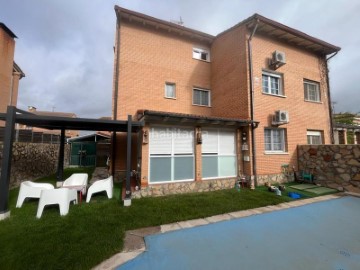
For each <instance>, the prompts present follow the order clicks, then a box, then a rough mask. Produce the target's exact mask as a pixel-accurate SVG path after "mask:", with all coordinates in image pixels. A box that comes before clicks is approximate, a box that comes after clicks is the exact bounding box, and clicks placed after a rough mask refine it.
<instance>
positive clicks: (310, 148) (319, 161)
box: [298, 145, 360, 192]
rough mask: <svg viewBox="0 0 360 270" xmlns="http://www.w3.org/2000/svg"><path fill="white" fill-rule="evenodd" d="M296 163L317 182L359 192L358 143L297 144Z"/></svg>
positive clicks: (359, 161) (359, 147) (359, 151)
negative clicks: (311, 174) (310, 173)
mask: <svg viewBox="0 0 360 270" xmlns="http://www.w3.org/2000/svg"><path fill="white" fill-rule="evenodd" d="M298 165H299V170H300V171H301V170H305V171H310V172H312V173H313V174H314V176H315V182H316V183H317V184H321V185H322V186H326V187H330V188H337V189H339V190H341V191H343V190H344V191H349V192H360V145H299V146H298Z"/></svg>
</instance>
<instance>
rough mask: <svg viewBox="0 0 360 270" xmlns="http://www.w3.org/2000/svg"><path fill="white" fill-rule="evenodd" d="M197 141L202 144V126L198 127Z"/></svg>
mask: <svg viewBox="0 0 360 270" xmlns="http://www.w3.org/2000/svg"><path fill="white" fill-rule="evenodd" d="M196 142H197V144H202V134H201V129H200V128H198V129H197V133H196Z"/></svg>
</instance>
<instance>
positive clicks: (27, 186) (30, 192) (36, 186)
mask: <svg viewBox="0 0 360 270" xmlns="http://www.w3.org/2000/svg"><path fill="white" fill-rule="evenodd" d="M44 189H54V186H53V185H52V184H47V183H34V182H31V181H24V182H22V183H21V185H20V191H19V196H18V199H17V203H16V207H17V208H20V207H21V206H22V205H23V203H24V200H25V199H26V198H40V194H41V191H42V190H44Z"/></svg>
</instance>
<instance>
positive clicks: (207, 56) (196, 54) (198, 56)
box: [193, 47, 210, 62]
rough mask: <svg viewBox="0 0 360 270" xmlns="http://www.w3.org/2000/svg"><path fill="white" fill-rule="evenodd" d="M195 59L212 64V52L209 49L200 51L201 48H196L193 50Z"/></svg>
mask: <svg viewBox="0 0 360 270" xmlns="http://www.w3.org/2000/svg"><path fill="white" fill-rule="evenodd" d="M204 56H205V57H204ZM193 58H194V59H197V60H201V61H205V62H210V51H209V50H207V49H200V48H196V47H194V48H193ZM204 58H205V59H204Z"/></svg>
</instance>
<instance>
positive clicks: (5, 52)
mask: <svg viewBox="0 0 360 270" xmlns="http://www.w3.org/2000/svg"><path fill="white" fill-rule="evenodd" d="M15 38H16V35H15V34H14V33H13V32H12V31H11V30H10V29H9V28H8V27H7V26H6V25H5V24H3V23H1V22H0V97H1V98H0V113H4V112H6V108H7V106H9V105H11V106H16V104H17V98H18V88H19V80H20V79H21V78H23V77H24V76H25V74H24V72H23V71H22V70H21V68H20V67H19V66H18V65H17V64H16V63H15V62H14V54H15ZM4 126H5V123H4V122H3V121H0V127H4Z"/></svg>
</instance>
